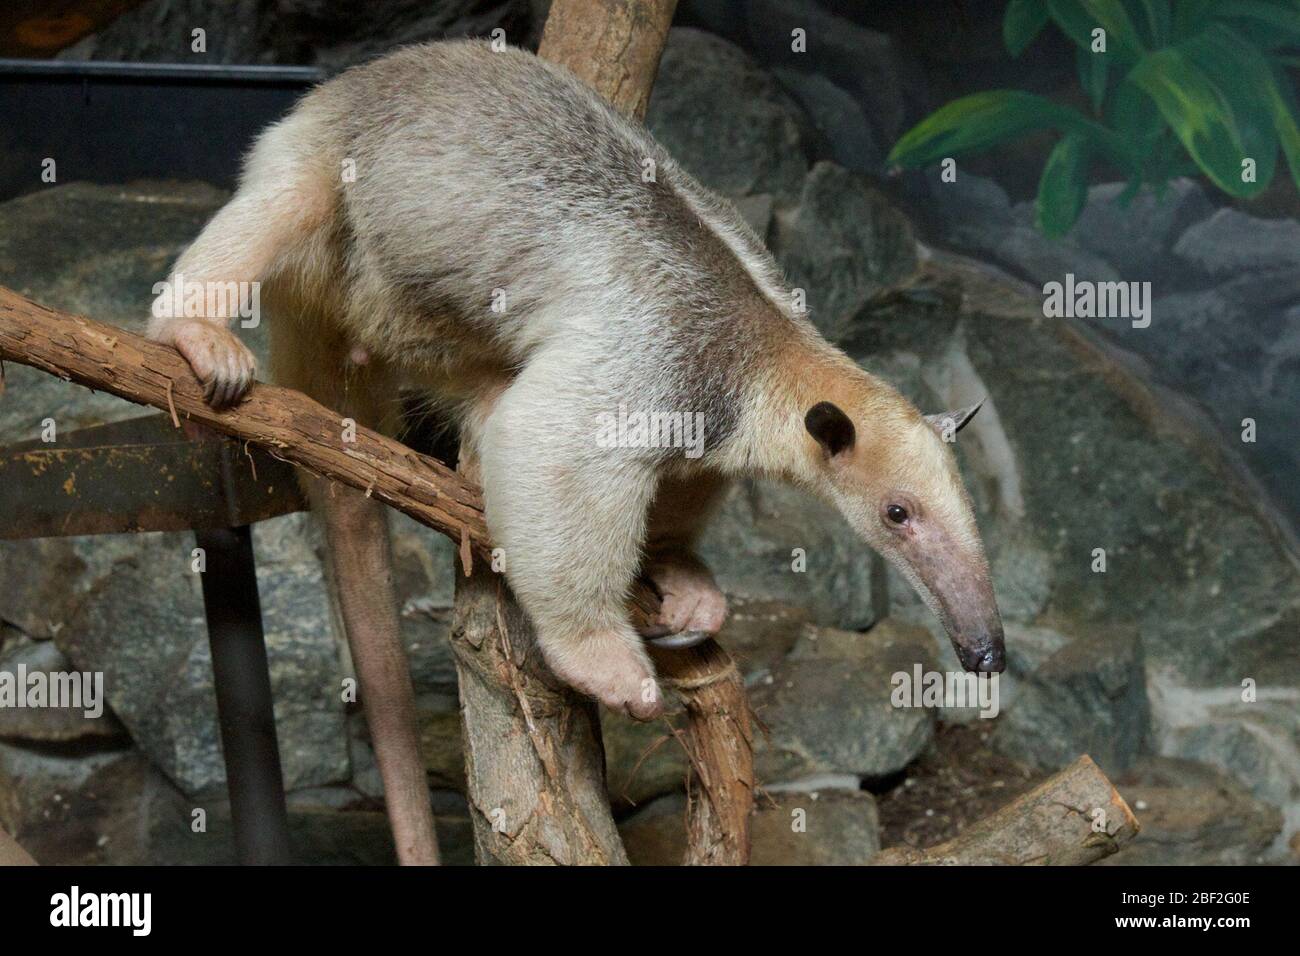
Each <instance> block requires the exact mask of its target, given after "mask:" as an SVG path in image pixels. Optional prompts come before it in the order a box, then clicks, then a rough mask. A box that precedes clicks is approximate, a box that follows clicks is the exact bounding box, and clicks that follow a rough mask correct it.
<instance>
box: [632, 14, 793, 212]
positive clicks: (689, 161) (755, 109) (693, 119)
mask: <svg viewBox="0 0 1300 956" xmlns="http://www.w3.org/2000/svg"><path fill="white" fill-rule="evenodd" d="M798 117H799V111H798V107H796V106H795V105H794V104H793V103H792V102H791V101H790V99H789V97H787V96H786V95H785V94H784V93H783V92H782V91H781V89H780V87H779V86H778V85H777V84H776V82H775V81H774V80H773V79H772V78H771V77H770V76H769V75H768V74H767V73H765V72H764V71H763V70H761V69H759V68H758V66H757V65H755V64H754V62H753V61H752V60H751V59H750V58H749V57H748V56H747V55H746V54H745V53H743V52H742V51H741V50H740V49H739V48H738V47H736V46H733V45H732V44H730V43H728V42H727V41H726V40H723V39H720V38H718V37H715V36H712V35H710V34H707V33H702V32H700V31H699V30H690V29H680V28H679V29H675V30H673V31H672V32H671V33H670V34H669V36H668V45H667V47H666V48H665V49H664V55H663V59H662V60H661V61H660V64H659V78H658V80H657V81H656V82H655V87H654V93H653V94H652V95H651V97H650V106H649V109H648V110H647V112H646V126H647V127H649V129H650V131H651V132H652V133H653V134H654V135H655V138H656V139H658V140H659V142H660V143H662V144H663V145H664V147H665V148H666V149H667V150H668V152H670V153H671V154H672V155H673V157H674V158H675V159H676V160H677V161H678V162H679V163H681V164H682V166H684V167H685V168H686V170H687V171H688V172H690V173H691V174H692V175H693V176H695V177H696V178H697V179H699V180H700V182H702V183H703V184H704V185H706V186H708V187H710V188H711V189H716V190H717V191H718V192H721V193H723V194H725V195H728V196H731V197H733V198H735V197H739V196H746V195H751V194H754V193H771V194H772V195H773V196H775V197H777V198H778V199H779V198H784V197H793V196H796V195H797V194H798V192H799V184H800V182H801V181H802V180H803V177H804V173H805V171H806V170H807V168H808V167H807V163H806V161H805V160H804V158H803V155H802V153H801V151H800V147H799V121H798Z"/></svg>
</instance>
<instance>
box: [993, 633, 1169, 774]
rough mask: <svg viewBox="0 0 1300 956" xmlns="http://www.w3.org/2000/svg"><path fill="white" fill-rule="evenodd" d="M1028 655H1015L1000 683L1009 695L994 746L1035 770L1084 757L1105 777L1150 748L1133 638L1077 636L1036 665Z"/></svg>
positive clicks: (1021, 648)
mask: <svg viewBox="0 0 1300 956" xmlns="http://www.w3.org/2000/svg"><path fill="white" fill-rule="evenodd" d="M1048 646H1050V645H1048ZM1027 649H1028V648H1026V647H1025V645H1024V644H1021V645H1020V646H1017V647H1016V648H1015V650H1014V651H1013V653H1012V656H1011V660H1010V662H1009V664H1010V667H1009V669H1008V672H1007V673H1006V674H1004V675H1003V676H1002V682H1003V683H1005V684H1010V685H1013V686H1014V687H1015V692H1014V697H1013V699H1012V700H1010V701H1005V702H1004V707H1005V713H1004V714H1003V715H1002V717H1001V719H1000V720H999V721H998V728H997V731H996V733H995V734H994V738H993V742H994V746H995V747H996V748H997V749H998V750H1000V751H1001V752H1003V753H1005V754H1007V755H1008V756H1011V757H1013V758H1015V759H1017V760H1020V761H1022V762H1023V763H1026V764H1028V765H1030V766H1031V767H1036V768H1038V769H1041V770H1060V769H1061V768H1063V767H1065V766H1067V765H1069V764H1070V763H1071V762H1073V761H1074V760H1075V759H1077V758H1078V757H1079V755H1080V754H1085V753H1086V754H1088V755H1089V756H1090V757H1092V759H1093V760H1094V761H1096V763H1097V765H1098V766H1099V767H1101V769H1102V770H1103V771H1104V772H1105V773H1107V774H1110V775H1114V774H1118V773H1120V772H1121V771H1123V770H1125V769H1127V768H1128V767H1129V766H1131V765H1132V763H1133V761H1134V760H1136V759H1137V756H1138V754H1139V753H1141V752H1142V751H1143V750H1144V749H1145V748H1146V746H1147V744H1148V738H1149V736H1150V724H1151V715H1150V706H1149V703H1148V701H1147V694H1146V673H1145V669H1144V661H1143V657H1142V646H1141V642H1140V640H1139V639H1138V636H1137V634H1136V632H1134V631H1133V630H1131V629H1124V628H1119V627H1116V628H1113V629H1106V630H1101V629H1098V630H1097V631H1096V632H1094V633H1086V632H1085V633H1083V634H1078V635H1076V636H1073V637H1071V638H1070V639H1068V640H1067V641H1066V642H1065V643H1063V644H1062V645H1061V646H1060V647H1059V648H1058V649H1055V650H1054V651H1052V652H1051V653H1050V654H1049V655H1048V656H1046V659H1044V660H1042V661H1041V663H1036V662H1034V661H1033V660H1032V657H1031V654H1032V652H1031V654H1026V653H1025V651H1026V650H1027ZM1046 649H1047V648H1045V647H1043V646H1042V645H1040V646H1039V647H1037V648H1034V650H1037V651H1038V652H1039V653H1040V654H1041V653H1042V652H1043V651H1045V650H1046Z"/></svg>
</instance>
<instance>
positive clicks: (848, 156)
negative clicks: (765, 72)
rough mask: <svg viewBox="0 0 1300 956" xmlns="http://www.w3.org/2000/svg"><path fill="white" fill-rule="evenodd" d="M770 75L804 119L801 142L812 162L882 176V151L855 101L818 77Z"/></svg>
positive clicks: (783, 72)
mask: <svg viewBox="0 0 1300 956" xmlns="http://www.w3.org/2000/svg"><path fill="white" fill-rule="evenodd" d="M772 75H773V76H775V77H776V78H777V80H778V81H779V82H780V84H781V86H782V88H783V89H784V90H785V91H786V92H787V93H789V94H790V96H791V97H793V98H794V100H795V102H797V103H798V104H799V105H800V106H801V107H802V108H803V110H804V113H805V114H806V115H807V118H808V119H807V123H806V124H805V128H804V139H805V142H807V143H808V147H809V149H808V151H809V152H810V154H811V155H812V156H813V158H814V159H819V160H820V159H825V160H830V161H831V162H834V163H837V164H839V165H840V166H843V167H844V168H845V169H851V170H853V171H854V172H858V173H870V174H877V175H878V174H880V173H881V171H882V169H883V167H884V163H885V150H883V149H882V148H881V147H880V143H879V139H878V137H877V136H876V133H875V132H874V131H873V130H872V128H871V123H870V122H868V120H867V117H866V114H865V113H863V111H862V107H861V106H860V105H858V102H857V100H855V99H854V98H853V97H852V96H851V95H850V94H849V93H848V92H846V91H845V90H843V89H841V88H840V87H838V86H836V85H835V84H834V83H833V82H831V81H830V80H828V79H827V78H826V77H824V76H822V75H821V74H820V73H802V72H799V71H797V70H789V69H776V70H773V71H772Z"/></svg>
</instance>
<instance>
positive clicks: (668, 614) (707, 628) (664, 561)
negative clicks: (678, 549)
mask: <svg viewBox="0 0 1300 956" xmlns="http://www.w3.org/2000/svg"><path fill="white" fill-rule="evenodd" d="M646 573H647V574H648V575H649V577H650V580H651V581H653V582H654V585H655V587H656V588H657V589H658V591H659V594H660V595H661V596H662V598H663V608H662V610H661V611H660V612H659V620H660V622H661V623H663V624H664V626H666V627H667V628H668V629H669V630H670V631H672V632H673V633H674V634H678V633H681V632H683V631H702V632H703V633H705V634H717V633H718V631H720V630H721V629H722V625H723V623H724V622H725V621H726V620H727V599H726V597H725V596H724V595H723V593H722V591H721V590H719V588H718V585H717V582H715V581H714V580H713V575H712V574H710V573H709V569H708V568H706V567H705V566H704V565H703V564H702V563H701V562H700V561H698V560H696V559H695V558H693V557H691V556H689V555H685V554H681V555H670V556H665V557H658V558H655V559H652V560H651V561H650V562H649V563H648V564H647V566H646Z"/></svg>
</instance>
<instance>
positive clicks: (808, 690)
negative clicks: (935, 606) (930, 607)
mask: <svg viewBox="0 0 1300 956" xmlns="http://www.w3.org/2000/svg"><path fill="white" fill-rule="evenodd" d="M917 664H919V665H921V667H922V670H923V671H925V670H933V669H934V646H933V642H932V640H931V638H930V635H929V634H928V633H926V632H925V631H923V630H920V629H918V628H913V627H909V626H907V625H905V624H901V623H898V622H894V621H888V622H882V623H881V624H878V625H877V626H876V627H874V628H872V629H871V630H870V631H868V632H867V633H866V634H858V633H854V632H846V631H836V630H833V629H830V628H815V627H807V628H805V629H804V631H803V632H802V634H801V635H800V639H799V642H798V643H797V644H796V645H795V647H794V648H793V649H792V650H791V652H790V655H789V657H788V658H787V659H786V660H785V661H783V662H782V663H781V664H779V665H778V666H777V667H776V668H774V669H773V671H772V674H771V675H770V676H769V677H767V678H764V679H762V680H759V681H757V682H756V683H755V684H754V686H753V687H752V688H751V689H750V699H751V701H752V703H753V706H754V711H755V713H756V714H757V715H758V717H759V719H761V720H762V721H763V722H764V723H765V724H766V725H767V726H768V727H769V728H770V733H769V735H767V736H766V737H760V738H759V739H758V740H757V741H756V746H755V757H754V761H755V768H756V772H757V774H758V778H759V780H760V781H765V782H773V781H781V780H795V779H800V778H803V777H809V776H814V775H817V774H852V775H854V776H857V777H865V778H878V777H884V776H888V775H889V774H892V773H895V772H897V771H899V770H901V769H902V768H903V767H905V766H907V764H908V763H910V762H911V761H912V760H913V759H915V758H916V756H917V755H918V754H920V752H921V751H922V750H923V749H924V748H925V746H926V745H927V744H928V743H929V742H930V740H931V738H932V737H933V736H934V722H935V715H934V712H933V711H931V710H929V709H926V708H919V707H895V706H894V705H893V703H892V701H891V699H890V698H891V693H892V691H893V687H894V682H893V675H895V674H897V673H899V672H903V673H908V674H911V673H912V671H913V667H914V666H915V665H917Z"/></svg>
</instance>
